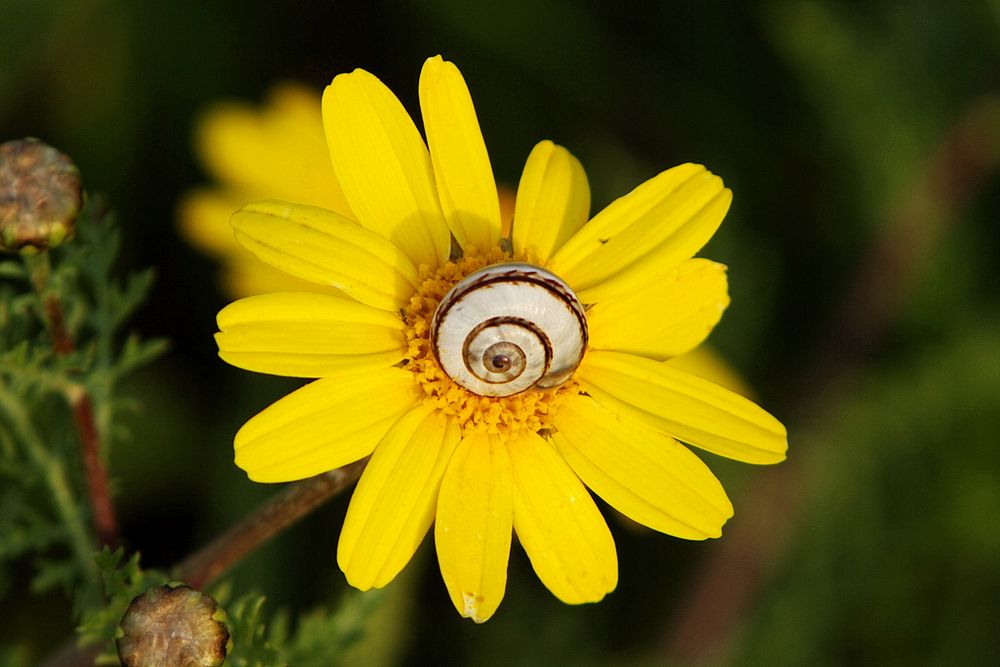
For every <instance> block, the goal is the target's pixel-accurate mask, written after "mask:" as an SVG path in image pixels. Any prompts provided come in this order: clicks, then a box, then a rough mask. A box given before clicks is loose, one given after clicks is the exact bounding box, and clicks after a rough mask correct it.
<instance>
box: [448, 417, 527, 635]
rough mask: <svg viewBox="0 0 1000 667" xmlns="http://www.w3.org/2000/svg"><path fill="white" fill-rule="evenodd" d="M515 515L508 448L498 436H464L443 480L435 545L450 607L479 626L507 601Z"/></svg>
mask: <svg viewBox="0 0 1000 667" xmlns="http://www.w3.org/2000/svg"><path fill="white" fill-rule="evenodd" d="M512 516H513V505H512V499H511V478H510V458H509V457H508V455H507V449H506V447H504V445H503V443H501V442H500V440H499V439H498V438H496V437H495V436H487V435H481V434H474V435H469V436H466V437H465V438H463V439H462V442H460V443H459V445H458V448H457V449H456V450H455V453H454V454H453V455H452V457H451V462H450V463H449V464H448V469H447V471H445V474H444V479H443V480H442V482H441V494H440V496H439V497H438V507H437V518H436V520H435V523H434V543H435V545H436V546H437V554H438V562H439V563H440V565H441V576H442V577H443V578H444V583H445V586H446V587H447V588H448V595H449V596H450V597H451V601H452V604H454V605H455V609H457V610H458V613H460V614H461V615H462V616H464V617H466V618H471V619H472V620H473V621H475V622H476V623H482V622H483V621H485V620H487V619H488V618H489V617H490V616H492V615H493V612H495V611H496V610H497V607H499V606H500V600H502V599H503V594H504V589H505V588H506V586H507V561H508V559H509V557H510V540H511V525H512Z"/></svg>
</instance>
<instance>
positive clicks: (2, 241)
mask: <svg viewBox="0 0 1000 667" xmlns="http://www.w3.org/2000/svg"><path fill="white" fill-rule="evenodd" d="M82 203H83V189H82V187H81V185H80V172H79V170H77V168H76V165H75V164H73V162H72V161H71V160H70V159H69V158H68V157H66V156H65V155H64V154H62V153H60V152H59V151H57V150H56V149H55V148H52V147H51V146H49V145H47V144H44V143H42V142H41V141H39V140H38V139H31V138H28V139H17V140H15V141H8V142H6V143H3V144H0V249H2V250H27V251H29V252H30V251H37V250H45V249H46V248H54V247H55V246H57V245H59V244H60V243H62V242H63V241H64V240H65V239H66V238H68V237H69V236H70V235H71V234H72V233H73V223H74V222H75V221H76V217H77V215H78V214H79V213H80V206H81V205H82Z"/></svg>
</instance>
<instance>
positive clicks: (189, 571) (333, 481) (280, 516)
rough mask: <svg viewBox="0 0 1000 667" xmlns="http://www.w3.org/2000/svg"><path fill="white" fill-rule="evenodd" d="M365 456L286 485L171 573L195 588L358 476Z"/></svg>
mask: <svg viewBox="0 0 1000 667" xmlns="http://www.w3.org/2000/svg"><path fill="white" fill-rule="evenodd" d="M367 463H368V459H364V460H361V461H358V462H356V463H352V464H350V465H346V466H343V467H341V468H337V469H335V470H331V471H330V472H327V473H324V474H322V475H317V476H316V477H310V478H309V479H305V480H302V481H301V482H296V483H294V484H291V485H289V486H288V487H286V488H285V489H284V490H283V491H281V492H280V493H278V494H276V495H275V496H274V497H272V498H271V499H269V500H268V501H266V502H265V503H264V504H263V505H261V506H260V507H258V508H257V509H256V510H254V511H253V512H252V513H250V514H249V515H247V516H246V517H244V518H243V520H242V521H240V522H239V523H237V524H236V525H234V526H233V527H232V528H230V529H229V530H227V531H226V532H224V533H222V534H221V535H219V536H218V537H217V538H215V539H214V540H213V541H212V542H210V543H208V544H207V545H205V546H204V547H202V548H201V549H199V550H198V551H196V552H195V553H193V554H191V555H190V556H188V557H187V558H185V559H184V560H182V561H181V562H180V563H178V564H177V566H176V567H174V570H173V573H172V574H173V576H174V577H176V578H177V579H179V580H181V581H184V582H185V583H187V584H188V585H190V586H191V587H193V588H197V589H204V587H205V586H206V585H208V584H209V583H211V582H212V581H213V580H214V579H215V578H216V577H218V576H219V575H221V574H222V573H223V572H225V571H226V570H228V569H229V568H230V567H232V566H233V565H234V564H236V563H237V562H239V561H240V560H241V559H242V558H244V557H245V556H247V555H248V554H250V553H251V552H253V551H254V550H255V549H257V548H259V547H260V546H261V545H262V544H264V543H265V542H267V541H268V540H270V539H271V538H272V537H274V536H275V535H277V534H278V533H280V532H281V531H283V530H285V529H286V528H288V527H289V526H291V525H293V524H294V523H296V522H297V521H298V520H299V519H301V518H302V517H304V516H305V515H306V514H308V513H309V512H311V511H312V510H314V509H316V508H317V507H319V506H320V505H322V504H323V503H325V502H326V501H328V500H330V499H331V498H333V497H334V496H336V495H337V494H339V493H340V492H341V491H343V490H344V489H346V488H347V487H348V486H350V485H351V483H353V482H354V481H356V480H357V479H358V478H359V477H360V476H361V472H362V471H363V470H364V468H365V465H367Z"/></svg>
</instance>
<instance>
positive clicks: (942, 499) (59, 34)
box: [0, 0, 1000, 665]
mask: <svg viewBox="0 0 1000 667" xmlns="http://www.w3.org/2000/svg"><path fill="white" fill-rule="evenodd" d="M998 34H1000V4H998V3H997V2H995V1H983V2H962V3H952V2H944V1H938V2H932V1H923V2H919V1H918V2H908V3H902V2H891V1H888V0H881V1H878V0H876V1H873V2H834V1H832V0H814V1H811V2H794V1H786V0H771V1H765V2H748V3H727V2H705V3H695V2H679V3H674V2H596V1H590V2H571V1H570V0H562V1H560V0H534V1H529V0H515V1H511V2H505V3H490V4H489V5H487V3H469V2H464V1H461V0H446V1H439V2H416V1H412V2H396V3H394V2H365V3H341V2H329V1H328V2H307V1H304V0H298V1H289V2H283V3H275V2H265V1H261V0H243V1H241V2H234V1H231V0H226V1H224V2H213V3H206V2H202V1H196V0H175V1H174V2H169V3H166V2H164V3H154V2H126V1H124V0H122V1H117V2H116V1H110V0H75V1H71V0H65V1H55V0H33V1H31V0H20V1H19V0H0V140H6V139H11V138H16V137H20V136H25V135H31V136H37V137H39V138H42V139H43V140H45V141H47V142H49V143H51V144H53V145H55V146H57V147H59V148H60V149H61V150H63V151H65V152H66V153H68V154H69V155H71V156H72V157H73V159H74V160H75V161H76V163H77V164H78V165H79V167H80V169H81V171H82V173H83V175H84V180H85V184H86V187H87V188H88V189H89V190H91V191H99V192H103V193H105V194H106V195H107V197H108V199H109V200H110V201H111V202H112V204H113V206H114V207H115V208H116V209H117V211H118V213H119V219H120V221H121V225H122V228H123V231H124V235H125V250H124V253H123V256H122V259H121V263H122V268H123V270H135V269H138V268H141V267H144V266H154V267H156V270H157V275H158V278H157V283H156V287H155V289H154V291H153V294H152V297H151V298H150V300H149V302H148V304H147V305H146V307H145V308H144V309H143V310H142V311H141V312H140V313H139V314H138V316H137V318H136V319H135V322H134V326H135V328H136V329H137V330H138V331H140V332H141V333H142V334H143V335H145V336H165V337H169V338H170V339H171V340H172V341H173V342H172V349H171V352H170V353H169V354H168V355H167V356H166V357H164V358H163V359H162V360H160V361H159V362H157V363H156V364H155V365H154V366H153V367H151V368H150V369H148V370H146V371H143V372H142V373H141V374H140V375H138V376H136V377H135V378H134V380H133V381H132V383H131V384H130V386H129V387H128V390H129V391H130V392H131V393H133V394H135V395H136V396H137V397H138V398H139V399H140V402H141V405H142V408H141V410H140V411H139V412H138V413H136V414H135V415H133V416H131V417H130V418H129V423H128V424H127V426H128V427H129V429H130V431H131V438H130V439H129V440H128V441H127V442H126V443H124V444H120V445H118V446H117V447H116V449H115V450H114V451H113V452H112V454H111V465H112V471H113V474H114V476H115V478H116V480H117V482H116V484H117V487H116V488H117V491H118V497H117V500H118V506H119V509H120V512H121V514H122V517H123V521H124V533H125V535H126V539H127V541H128V543H129V544H130V546H131V547H133V548H135V549H138V550H140V551H141V552H142V554H143V560H144V563H145V564H147V565H150V566H162V567H166V566H169V565H170V564H171V563H173V562H174V561H176V560H177V559H179V558H180V557H182V556H183V555H185V554H186V553H188V552H189V551H191V550H192V549H193V548H196V547H197V546H199V545H200V544H202V543H203V542H204V541H206V540H207V539H209V538H210V537H211V536H212V535H213V534H215V533H216V532H217V531H218V530H220V529H221V528H222V527H224V526H226V525H228V524H229V523H231V522H233V521H235V520H236V519H238V518H239V517H240V516H242V514H243V513H244V512H246V511H247V509H249V508H250V507H252V506H253V505H255V504H256V503H257V502H259V501H260V500H261V499H263V498H265V497H267V496H269V495H270V494H272V493H274V491H275V489H274V488H271V487H267V486H263V485H257V484H254V483H251V482H249V481H247V480H246V479H245V477H244V475H243V473H242V472H241V471H239V470H238V469H237V468H235V466H233V464H232V449H231V438H232V434H233V433H234V432H235V430H236V428H238V426H239V425H240V424H241V423H242V422H243V421H244V420H245V419H246V418H248V417H249V416H251V415H252V414H254V413H255V412H256V411H257V410H259V409H260V408H261V407H263V406H264V405H266V404H267V403H268V402H269V401H270V400H273V399H274V398H276V397H277V396H279V395H281V394H282V393H284V392H285V391H287V390H288V389H289V388H290V387H292V386H294V383H291V382H286V381H280V380H275V379H273V378H266V377H264V376H260V375H253V374H249V373H244V372H240V371H237V370H235V369H233V368H230V367H228V366H226V365H225V364H223V363H222V362H221V361H219V360H218V359H217V357H216V356H215V346H214V343H213V341H212V337H211V335H212V333H213V332H214V330H215V325H214V315H215V313H216V312H217V311H218V309H219V308H220V307H221V306H222V305H224V304H225V303H226V297H225V296H224V295H223V294H222V293H221V291H220V290H219V289H218V288H217V286H216V267H215V266H213V264H212V263H211V261H210V260H209V259H207V258H206V257H205V256H203V255H201V254H199V253H198V252H197V251H196V250H194V249H192V248H191V247H190V246H188V245H187V244H186V243H185V242H184V240H182V239H181V237H180V236H179V235H178V233H177V230H176V223H175V218H176V203H177V200H178V198H179V196H180V195H181V194H182V193H184V192H185V191H186V190H188V189H189V188H191V187H193V186H196V185H199V184H205V183H207V182H208V178H209V177H208V175H206V174H205V173H204V172H202V171H201V170H200V167H199V165H198V163H197V161H196V159H195V157H194V153H193V150H192V147H193V142H192V128H193V125H194V122H195V121H196V119H197V117H198V114H199V112H200V111H201V110H203V109H205V108H206V107H207V105H209V104H210V103H212V102H214V101H217V100H219V99H220V98H235V99H242V100H246V101H252V102H257V101H260V100H261V99H262V97H263V95H264V92H265V91H266V90H267V89H268V87H269V86H270V85H271V84H273V83H275V82H277V81H280V80H296V81H301V82H304V83H307V84H310V85H312V86H314V87H316V88H317V89H319V88H321V87H322V86H323V85H325V84H326V83H327V82H328V81H329V80H330V79H331V78H332V77H333V76H334V75H335V74H336V73H339V72H343V71H349V70H351V69H353V68H355V67H363V68H365V69H367V70H369V71H371V72H373V73H375V74H376V75H378V76H379V77H380V78H381V79H382V80H383V81H385V82H386V84H387V85H389V87H390V88H392V89H393V90H394V91H395V92H396V93H397V95H398V96H399V97H400V99H401V100H402V101H403V103H404V105H406V106H407V108H408V109H410V110H411V111H416V89H417V76H418V73H419V70H420V66H421V64H422V62H423V60H424V59H425V58H426V57H427V56H430V55H433V54H436V53H441V54H443V55H444V56H445V57H446V58H448V59H450V60H453V61H455V62H456V63H457V64H458V65H459V67H460V68H461V69H462V72H463V73H464V75H465V77H466V79H467V81H468V82H469V85H470V88H471V90H472V94H473V97H474V99H475V101H476V106H477V111H478V114H479V119H480V123H481V125H482V128H483V132H484V134H485V138H486V142H487V145H488V147H489V149H490V155H491V159H492V163H493V166H494V170H495V171H496V174H497V179H498V181H502V182H506V183H510V184H513V183H516V182H517V178H518V177H519V174H520V169H521V167H522V165H523V161H524V158H525V157H526V155H527V153H528V151H529V150H530V148H531V146H533V145H534V143H535V142H536V141H538V140H540V139H542V138H551V139H553V140H555V141H556V142H558V143H560V144H562V145H564V146H566V147H568V148H569V149H570V150H572V151H573V152H574V153H575V154H576V155H577V156H578V157H579V158H580V160H581V161H582V162H583V164H584V166H585V167H586V169H587V171H588V175H589V177H590V182H591V187H592V189H593V192H594V210H595V211H596V210H599V208H600V207H601V206H603V205H604V204H606V203H607V202H608V201H610V200H611V199H613V198H614V197H616V196H618V195H620V194H623V193H625V192H627V191H628V190H629V189H631V188H632V187H633V186H634V185H636V184H637V183H639V182H641V181H642V180H645V179H646V178H648V177H650V176H652V175H654V174H655V173H656V172H658V171H660V170H662V169H664V168H666V167H669V166H672V165H675V164H678V163H681V162H685V161H696V162H702V163H704V164H706V165H708V166H709V167H710V168H711V169H712V170H713V171H714V172H716V173H718V174H720V175H721V176H722V177H723V178H724V180H725V181H726V183H727V185H728V186H729V187H731V188H732V189H733V191H734V193H735V200H734V203H733V207H732V209H731V210H730V212H729V214H728V216H727V219H726V222H725V223H724V224H723V226H722V229H721V230H720V232H719V234H718V235H717V236H716V238H715V239H713V241H712V242H711V243H710V245H709V246H708V247H707V248H706V249H705V251H704V252H703V254H704V255H705V256H708V257H711V258H713V259H716V260H719V261H722V262H724V263H726V264H727V265H728V266H729V267H730V268H729V277H730V284H731V293H732V298H733V304H732V306H731V307H730V308H729V310H728V312H727V313H726V316H725V317H724V318H723V321H722V323H721V324H720V326H719V327H718V328H717V330H716V332H715V333H714V334H713V336H712V338H711V343H712V345H713V346H714V347H715V349H716V350H718V351H720V352H721V353H722V354H723V355H724V356H725V357H726V358H727V359H728V360H729V361H730V362H731V363H732V365H733V366H734V367H735V368H737V369H738V370H739V371H740V372H741V373H742V374H743V375H744V376H745V377H746V378H747V381H748V383H749V385H750V386H751V387H752V388H753V391H754V393H755V396H756V398H757V399H758V400H759V402H761V404H762V405H764V406H765V407H766V408H768V409H769V410H770V411H771V412H773V413H774V414H775V415H777V416H778V417H779V418H781V419H782V420H783V421H785V423H786V424H787V425H788V427H789V434H790V436H789V441H790V452H789V461H788V462H787V463H785V464H782V465H781V466H779V467H777V468H774V469H767V470H763V469H758V468H751V467H749V466H740V465H736V464H731V463H729V462H726V461H723V460H721V459H717V458H714V457H712V456H711V455H705V456H706V459H707V461H708V463H709V464H710V465H711V466H712V467H713V469H714V470H716V471H717V472H718V474H719V476H720V477H721V478H722V479H723V482H724V483H725V484H726V487H727V490H729V492H730V495H731V497H732V499H733V502H734V505H735V507H736V516H735V517H734V518H733V519H732V520H731V521H730V523H729V525H728V526H727V532H726V535H724V537H723V539H722V540H721V541H714V542H710V543H704V544H701V543H688V542H684V541H681V540H676V539H673V538H670V537H665V536H662V535H657V534H653V533H650V532H646V531H643V530H639V529H636V528H634V527H632V526H630V525H627V524H626V523H625V522H620V521H617V520H616V519H615V518H614V517H611V516H610V515H611V514H612V513H611V512H610V511H609V512H608V514H609V517H610V518H611V525H612V530H613V532H614V533H615V538H616V542H617V544H618V549H619V558H620V569H621V576H620V583H619V587H618V590H617V591H616V592H614V593H613V594H611V595H610V596H609V597H608V598H607V599H606V600H605V601H604V602H602V603H600V604H598V605H590V606H584V607H568V606H564V605H562V604H561V603H559V602H558V601H556V600H555V599H554V598H553V597H552V596H551V595H550V594H549V593H548V592H547V591H546V590H545V589H544V587H543V586H542V585H541V584H540V583H539V582H538V580H537V579H536V578H535V577H534V575H533V573H532V572H531V570H530V566H529V564H528V563H527V559H526V558H525V557H524V554H523V552H521V551H520V549H519V547H515V548H514V552H513V556H512V560H511V573H510V578H509V583H508V592H507V596H506V599H505V600H504V603H503V605H502V606H501V608H500V611H499V612H498V613H497V615H496V616H495V617H494V619H493V620H491V621H490V622H489V623H487V624H486V625H485V626H474V625H473V624H471V623H469V622H468V621H464V620H461V619H460V618H459V617H458V615H457V614H456V613H455V612H454V610H453V609H452V607H451V604H450V602H449V601H448V599H447V597H446V594H445V591H444V587H443V584H442V583H441V581H440V575H439V574H438V572H437V571H436V563H435V562H434V558H433V549H432V548H430V547H431V546H432V545H431V544H430V541H426V543H425V544H424V546H423V547H422V549H421V551H420V552H419V553H418V556H417V557H416V559H415V560H414V562H413V563H412V564H411V565H410V566H409V567H408V568H407V570H406V572H405V573H404V575H403V577H401V579H400V580H399V581H397V582H395V583H394V584H392V585H391V586H390V588H389V589H388V593H387V597H386V601H385V602H384V603H383V604H382V606H381V610H380V612H379V614H378V619H377V624H376V625H375V626H374V629H373V630H372V632H371V633H370V639H369V640H367V641H366V642H365V645H364V646H363V647H362V652H365V651H367V652H368V653H367V658H360V660H362V664H364V662H365V661H366V660H367V661H368V662H371V663H372V664H378V663H380V662H381V663H392V662H393V661H395V662H397V663H399V664H417V663H418V661H423V663H424V664H445V663H447V664H477V665H508V664H528V665H556V664H567V665H568V664H573V665H586V664H594V665H597V664H621V665H653V664H664V663H668V662H671V661H677V662H681V663H689V662H696V661H705V662H708V663H710V664H717V663H721V664H772V665H784V664H787V665H801V664H817V665H824V664H845V663H862V664H892V663H896V664H898V663H911V664H915V663H920V664H996V660H997V659H998V657H1000V633H998V632H997V619H1000V520H998V510H1000V453H998V452H1000V448H998V445H997V442H998V441H997V433H998V432H1000V410H998V409H997V408H998V407H1000V405H998V404H1000V309H998V291H997V285H998V284H1000V271H998V261H997V260H998V258H1000V234H998V232H997V225H996V223H997V212H998V203H1000V178H998V177H997V171H996V166H997V164H998V162H1000V97H998V89H1000V87H998V84H1000V68H998V62H1000V60H998V50H1000V39H998ZM417 116H418V117H419V114H417ZM345 507H346V499H341V500H339V501H337V502H334V503H332V504H331V505H330V506H329V507H326V508H323V509H322V510H320V511H318V512H316V513H315V514H314V515H313V516H311V517H309V518H308V519H307V520H306V521H304V522H303V523H302V524H301V525H298V526H297V527H295V528H294V529H292V530H291V531H289V532H288V533H287V534H284V535H282V536H281V537H279V538H278V539H277V540H276V541H275V542H273V543H272V544H270V545H268V546H267V547H266V548H264V549H262V550H261V551H260V552H258V553H257V554H255V555H254V556H253V557H251V558H250V559H248V560H247V561H245V562H244V563H243V564H242V565H241V566H240V567H239V568H238V569H237V570H236V571H235V572H234V573H233V575H232V577H231V579H232V581H233V585H234V587H235V588H236V589H237V590H247V589H255V590H259V591H261V592H263V593H265V594H266V595H267V596H268V598H269V601H268V608H269V609H272V610H274V609H279V608H288V609H291V610H293V611H299V610H305V609H308V608H310V607H312V606H314V605H317V604H329V603H331V601H336V600H337V599H338V597H339V596H342V595H344V591H345V589H346V588H347V586H346V584H345V583H344V581H343V576H342V574H341V573H340V571H339V570H338V568H337V566H336V563H335V557H334V554H335V547H336V540H337V535H338V533H339V527H340V522H341V520H342V515H343V512H344V508H345ZM605 509H607V508H606V507H605ZM25 572H26V573H27V574H30V564H25ZM65 609H66V605H65V602H64V601H63V600H61V599H60V598H58V596H55V595H53V596H49V597H46V598H41V599H37V598H31V597H30V596H29V595H28V593H27V591H26V590H24V589H23V588H17V587H15V588H14V589H13V590H10V591H7V595H6V597H5V598H4V599H0V616H2V617H3V619H4V622H3V623H2V624H0V642H2V643H3V644H0V646H2V645H4V644H5V645H7V646H8V647H16V646H19V645H20V646H21V647H22V650H27V651H28V652H29V654H30V653H32V652H37V651H42V650H43V649H44V648H45V647H46V646H48V645H50V644H51V641H52V638H53V637H55V638H59V639H61V638H62V637H64V636H66V635H67V634H68V633H69V628H70V627H71V624H70V621H69V619H68V613H67V612H66V611H65ZM61 619H62V620H61ZM25 647H27V648H26V649H25ZM7 655H10V656H13V655H14V652H13V649H9V648H8V649H3V648H0V664H2V663H3V661H4V660H5V656H7ZM9 659H10V660H13V657H11V658H9ZM11 664H17V663H13V662H12V663H11Z"/></svg>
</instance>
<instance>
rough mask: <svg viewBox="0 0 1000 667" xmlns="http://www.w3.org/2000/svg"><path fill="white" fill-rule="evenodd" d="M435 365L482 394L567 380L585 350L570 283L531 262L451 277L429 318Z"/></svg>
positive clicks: (581, 313)
mask: <svg viewBox="0 0 1000 667" xmlns="http://www.w3.org/2000/svg"><path fill="white" fill-rule="evenodd" d="M431 345H432V347H433V349H434V354H435V356H436V357H437V360H438V363H440V364H441V367H442V368H443V369H444V371H445V373H447V374H448V375H449V377H451V378H452V379H453V380H455V382H458V383H459V384H460V385H462V386H463V387H465V388H466V389H468V390H469V391H471V392H473V393H476V394H479V395H481V396H511V395H513V394H517V393H519V392H522V391H525V390H526V389H530V388H532V387H537V388H541V389H544V388H548V387H555V386H557V385H560V384H562V383H563V382H566V381H567V380H568V379H569V378H570V376H572V374H573V371H574V370H576V367H577V366H579V365H580V360H581V359H583V353H584V350H586V348H587V317H586V315H585V314H584V311H583V305H582V304H581V303H580V300H579V299H578V298H577V296H576V294H574V293H573V290H572V289H570V287H569V285H567V284H566V283H565V282H563V281H562V280H561V279H560V278H559V277H558V276H556V275H554V274H552V273H550V272H549V271H546V270H545V269H541V268H539V267H537V266H533V265H531V264H521V263H513V262H512V263H507V264H497V265H494V266H488V267H486V268H483V269H480V270H479V271H476V272H474V273H471V274H469V275H468V276H466V277H465V278H463V279H462V280H460V281H459V282H457V283H456V284H455V285H454V286H453V287H452V288H451V290H450V291H449V292H448V293H447V294H445V296H444V298H443V299H442V300H441V303H440V304H438V307H437V310H436V311H435V312H434V318H433V320H432V322H431Z"/></svg>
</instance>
